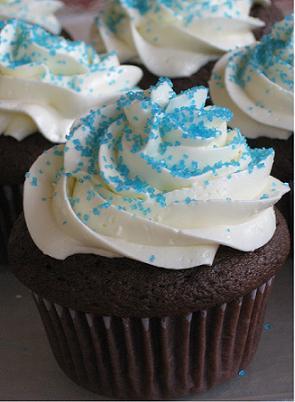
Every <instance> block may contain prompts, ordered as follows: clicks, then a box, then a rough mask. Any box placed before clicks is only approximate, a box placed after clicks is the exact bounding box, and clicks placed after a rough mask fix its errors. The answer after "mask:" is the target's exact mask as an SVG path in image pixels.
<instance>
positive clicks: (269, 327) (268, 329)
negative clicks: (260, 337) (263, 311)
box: [263, 322, 272, 331]
mask: <svg viewBox="0 0 295 402" xmlns="http://www.w3.org/2000/svg"><path fill="white" fill-rule="evenodd" d="M263 329H264V330H265V331H270V330H271V329H272V324H270V323H269V322H266V323H265V324H264V325H263Z"/></svg>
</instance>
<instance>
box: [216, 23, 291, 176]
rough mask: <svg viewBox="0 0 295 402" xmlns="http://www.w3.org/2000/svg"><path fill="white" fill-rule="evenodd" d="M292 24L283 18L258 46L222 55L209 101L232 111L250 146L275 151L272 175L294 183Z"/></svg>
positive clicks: (234, 122)
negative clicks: (269, 148)
mask: <svg viewBox="0 0 295 402" xmlns="http://www.w3.org/2000/svg"><path fill="white" fill-rule="evenodd" d="M293 35H294V21H293V16H287V17H286V18H285V19H284V20H282V21H281V22H279V23H277V24H275V25H274V26H273V29H272V31H271V33H270V34H268V35H266V36H264V37H263V38H262V40H261V42H259V43H257V44H255V45H253V46H250V47H245V48H242V49H239V50H235V51H233V52H231V53H229V54H227V55H225V56H223V57H222V58H221V59H220V60H219V61H218V62H217V63H216V65H215V67H214V70H213V72H212V76H211V80H210V93H211V98H212V101H213V102H214V103H215V104H217V105H222V106H225V107H228V108H230V109H231V110H232V112H233V119H232V120H231V122H230V125H232V126H233V127H240V129H241V131H242V132H243V134H245V135H246V136H247V137H248V138H249V144H250V145H251V146H259V147H261V146H262V147H273V148H274V149H275V151H276V160H275V163H274V166H273V174H274V176H275V177H278V178H279V179H280V180H283V181H288V182H290V181H292V180H293V165H294V158H293V142H294V141H293V135H292V132H293V126H294V117H293V116H294V115H293V107H294V82H293V74H294V48H293V46H294V43H293Z"/></svg>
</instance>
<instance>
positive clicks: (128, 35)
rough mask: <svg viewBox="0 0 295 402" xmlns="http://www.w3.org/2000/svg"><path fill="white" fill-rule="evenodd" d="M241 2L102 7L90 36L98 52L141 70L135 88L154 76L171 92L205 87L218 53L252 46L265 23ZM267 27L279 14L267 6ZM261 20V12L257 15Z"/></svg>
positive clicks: (115, 3) (116, 3) (158, 1)
mask: <svg viewBox="0 0 295 402" xmlns="http://www.w3.org/2000/svg"><path fill="white" fill-rule="evenodd" d="M254 4H256V3H255V2H254V1H252V0H247V1H210V2H202V1H173V2H169V5H167V3H166V2H162V1H161V0H155V1H150V2H127V1H124V0H113V1H109V2H106V3H104V7H103V8H102V11H101V12H100V13H99V15H98V17H97V19H96V23H95V24H94V26H93V30H92V31H93V32H92V37H93V41H94V43H95V46H96V48H97V49H98V50H99V51H104V50H108V51H110V50H116V51H117V52H118V55H119V58H120V61H121V62H126V61H127V62H136V63H140V64H141V65H143V66H144V78H143V80H142V81H141V83H140V85H141V87H142V88H148V87H149V86H150V85H152V84H155V82H156V81H157V79H158V76H167V77H170V78H173V83H174V88H175V91H176V92H179V91H180V90H183V89H187V88H190V87H192V86H194V85H200V84H202V85H207V82H208V79H209V77H210V72H211V70H212V67H213V65H214V61H215V60H217V59H219V58H220V57H221V56H222V55H223V54H224V53H226V52H228V51H230V50H232V49H234V48H236V47H237V46H246V45H250V44H252V43H254V41H255V36H254V34H253V32H254V31H256V30H257V29H261V28H264V27H265V23H264V22H263V21H262V20H260V19H257V18H253V17H252V16H250V13H251V7H252V6H253V5H254ZM259 4H260V5H259V6H257V7H256V8H255V10H256V13H257V12H258V11H261V9H262V8H264V7H271V11H268V12H267V14H270V15H271V16H272V18H269V15H268V18H266V20H267V24H268V27H267V28H269V25H270V24H271V22H273V20H278V19H281V18H282V14H281V13H280V11H279V10H277V9H276V7H275V6H274V5H273V4H272V3H270V2H264V4H263V5H261V2H259ZM259 15H260V16H261V17H263V16H265V14H264V13H263V12H261V13H260V14H259Z"/></svg>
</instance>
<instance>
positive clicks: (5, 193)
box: [0, 185, 23, 263]
mask: <svg viewBox="0 0 295 402" xmlns="http://www.w3.org/2000/svg"><path fill="white" fill-rule="evenodd" d="M22 194H23V185H12V186H11V185H5V186H0V263H6V262H7V243H8V239H9V234H10V230H11V228H12V226H13V223H14V222H15V220H16V219H17V217H18V215H19V214H20V212H21V210H22V197H23V196H22Z"/></svg>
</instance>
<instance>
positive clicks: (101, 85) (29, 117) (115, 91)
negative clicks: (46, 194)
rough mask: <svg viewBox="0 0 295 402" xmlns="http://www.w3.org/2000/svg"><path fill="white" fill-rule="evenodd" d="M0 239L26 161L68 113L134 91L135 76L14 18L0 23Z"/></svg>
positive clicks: (57, 131)
mask: <svg viewBox="0 0 295 402" xmlns="http://www.w3.org/2000/svg"><path fill="white" fill-rule="evenodd" d="M0 29H1V32H0V66H1V73H0V81H1V86H0V161H1V166H0V168H1V174H0V238H1V239H0V240H1V241H0V242H1V244H2V246H3V245H4V249H5V245H6V243H7V238H8V234H9V230H10V227H11V224H12V222H13V221H14V219H15V217H16V216H17V214H18V212H19V210H20V205H21V203H22V202H21V193H22V190H21V187H22V184H23V181H24V176H25V173H26V172H27V171H28V170H29V168H30V166H31V165H32V163H33V161H34V160H35V159H36V158H37V156H39V155H40V154H41V153H42V152H43V151H44V150H45V149H48V148H50V147H51V146H52V145H53V144H54V143H63V142H65V140H66V135H67V134H68V132H69V129H70V127H71V125H72V123H73V121H74V119H75V118H77V117H79V116H81V115H83V114H84V113H86V112H87V111H88V110H89V109H91V108H92V107H94V106H99V105H101V104H103V103H104V102H106V101H107V100H109V99H113V98H115V97H118V96H119V95H120V94H121V93H122V92H123V91H126V90H128V89H131V88H133V86H134V85H136V84H137V83H138V81H139V80H140V78H141V76H142V73H141V70H140V69H139V68H138V67H134V66H120V64H119V61H118V59H117V57H116V56H115V55H114V54H113V53H109V54H106V55H103V56H100V55H98V54H97V53H96V52H95V50H94V49H93V48H92V47H90V46H88V45H86V44H84V43H82V42H72V41H69V40H66V39H64V38H62V37H59V36H54V35H51V34H49V33H47V31H45V30H43V29H42V28H40V27H39V26H37V25H30V24H27V23H26V22H24V21H21V20H7V21H6V22H0Z"/></svg>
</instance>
